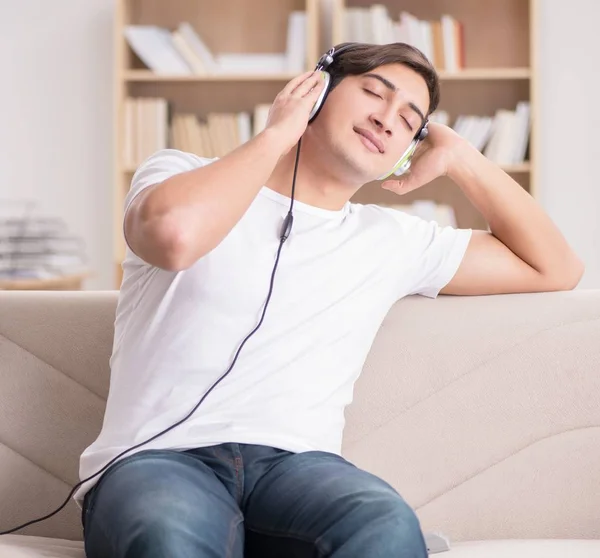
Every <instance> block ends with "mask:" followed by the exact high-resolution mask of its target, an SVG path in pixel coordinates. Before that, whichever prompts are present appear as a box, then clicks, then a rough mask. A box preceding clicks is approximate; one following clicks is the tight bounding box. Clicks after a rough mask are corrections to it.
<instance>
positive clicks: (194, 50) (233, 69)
mask: <svg viewBox="0 0 600 558" xmlns="http://www.w3.org/2000/svg"><path fill="white" fill-rule="evenodd" d="M306 26H307V18H306V12H304V11H293V12H291V13H290V14H289V16H288V30H287V44H286V50H285V52H279V53H271V52H266V53H237V52H234V53H231V52H213V49H211V48H210V46H209V45H208V44H207V43H206V41H205V40H204V39H203V38H202V37H201V36H200V34H199V33H198V31H197V30H196V29H195V28H194V27H193V26H192V25H191V24H190V23H189V22H183V23H181V24H180V25H179V26H178V27H177V28H176V29H173V30H171V29H167V28H164V27H159V26H156V25H128V26H126V27H125V31H124V33H125V39H126V40H127V43H128V44H129V46H130V47H131V49H132V50H133V52H134V53H135V54H136V55H137V56H138V58H139V59H140V60H141V61H142V63H143V64H144V65H145V66H147V67H148V68H149V69H150V70H152V71H153V72H154V73H156V74H163V75H198V76H202V75H231V74H235V75H254V74H262V75H265V74H267V75H271V74H275V75H276V74H283V73H294V74H297V73H301V72H303V71H304V69H305V67H306Z"/></svg>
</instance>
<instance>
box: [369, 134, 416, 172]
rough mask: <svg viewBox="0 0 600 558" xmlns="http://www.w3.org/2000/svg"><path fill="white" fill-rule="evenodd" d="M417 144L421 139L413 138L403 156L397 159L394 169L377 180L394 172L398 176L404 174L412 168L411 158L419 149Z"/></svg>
mask: <svg viewBox="0 0 600 558" xmlns="http://www.w3.org/2000/svg"><path fill="white" fill-rule="evenodd" d="M417 145H419V141H418V140H413V141H412V142H411V144H410V145H409V146H408V149H407V150H406V151H405V152H404V153H403V154H402V157H400V159H398V161H396V164H395V165H394V166H393V167H392V170H390V171H389V172H386V173H385V174H383V175H381V176H380V177H379V178H378V179H377V180H384V179H385V178H388V177H389V176H391V175H392V174H395V175H396V176H400V175H402V174H404V173H405V172H406V171H407V170H408V169H409V168H410V159H411V157H412V156H413V154H414V152H415V150H416V149H417Z"/></svg>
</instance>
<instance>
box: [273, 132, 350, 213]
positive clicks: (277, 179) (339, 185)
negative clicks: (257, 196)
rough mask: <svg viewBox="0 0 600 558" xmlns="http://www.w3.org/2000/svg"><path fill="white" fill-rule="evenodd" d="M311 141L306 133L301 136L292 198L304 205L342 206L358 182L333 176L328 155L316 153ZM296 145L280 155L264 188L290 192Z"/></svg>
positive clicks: (326, 207) (286, 194)
mask: <svg viewBox="0 0 600 558" xmlns="http://www.w3.org/2000/svg"><path fill="white" fill-rule="evenodd" d="M314 143H315V142H311V141H310V139H309V138H308V137H307V135H305V136H304V137H303V138H302V145H301V147H300V161H299V162H298V171H297V174H296V189H295V195H294V198H295V199H296V200H297V201H299V202H302V203H305V204H307V205H312V206H314V207H320V208H322V209H328V210H333V211H337V210H339V209H342V208H343V207H344V205H345V204H346V202H348V200H349V199H350V198H351V197H352V196H353V195H354V193H355V192H356V191H357V190H358V189H359V188H360V185H353V184H351V183H349V182H348V181H347V180H343V179H340V177H339V176H336V175H335V174H334V172H333V167H332V165H330V164H328V163H327V157H323V156H322V155H321V156H319V150H318V149H316V148H315V145H314ZM297 149H298V146H297V144H296V145H295V146H294V147H293V148H292V149H290V151H289V152H288V153H286V154H285V155H284V156H282V157H281V158H280V159H279V161H278V163H277V165H276V166H275V169H274V170H273V172H272V173H271V176H270V177H269V179H268V180H267V182H266V184H265V186H266V187H267V188H269V189H271V190H274V191H275V192H279V193H280V194H283V195H285V196H291V193H292V180H293V176H294V165H295V163H296V153H297ZM321 151H322V150H321Z"/></svg>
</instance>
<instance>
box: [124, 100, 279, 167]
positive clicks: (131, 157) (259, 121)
mask: <svg viewBox="0 0 600 558" xmlns="http://www.w3.org/2000/svg"><path fill="white" fill-rule="evenodd" d="M270 107H271V105H270V103H264V104H258V105H256V106H255V107H254V110H253V111H252V113H250V112H247V111H241V112H235V113H225V112H211V113H208V114H207V115H206V118H203V119H201V118H199V117H198V116H197V115H195V114H189V113H172V111H171V110H170V107H169V103H168V101H167V99H163V98H150V97H128V98H127V99H126V100H125V115H124V138H123V147H124V153H123V164H124V165H125V167H126V168H129V169H133V168H136V167H137V166H138V165H139V164H140V163H141V162H142V161H144V160H145V159H146V158H147V157H149V156H150V155H152V153H155V152H156V151H159V150H161V149H166V148H167V147H172V148H174V149H180V150H181V151H188V152H192V153H197V154H199V155H202V156H203V157H222V156H223V155H225V154H226V153H229V152H230V151H232V150H233V149H235V148H236V147H238V146H239V145H242V144H243V143H245V142H247V141H248V140H250V139H251V138H252V137H253V136H255V135H256V134H258V133H259V132H260V131H261V130H263V129H264V127H265V125H266V122H267V117H268V115H269V109H270Z"/></svg>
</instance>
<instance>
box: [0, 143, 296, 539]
mask: <svg viewBox="0 0 600 558" xmlns="http://www.w3.org/2000/svg"><path fill="white" fill-rule="evenodd" d="M301 142H302V138H300V139H299V140H298V146H297V148H296V162H295V164H294V175H293V178H292V193H291V198H290V208H289V210H288V213H287V215H286V217H285V219H284V221H283V226H282V227H281V233H280V236H279V247H278V248H277V255H276V257H275V263H274V265H273V271H272V272H271V279H270V282H269V292H268V293H267V298H266V300H265V304H264V307H263V311H262V314H261V317H260V319H259V321H258V324H257V325H256V326H255V327H254V329H253V330H252V331H251V332H250V333H249V334H248V335H246V337H245V339H244V340H243V341H242V342H241V343H240V346H239V347H238V349H237V351H236V353H235V355H234V357H233V360H232V362H231V364H230V365H229V368H228V369H227V370H226V371H225V372H224V373H223V374H222V375H221V376H220V377H219V378H218V379H217V380H216V381H215V382H214V383H213V384H212V385H211V386H210V388H209V389H208V390H207V391H206V393H205V394H204V395H203V396H202V398H201V399H200V401H198V403H196V405H195V406H194V408H193V409H192V410H191V411H190V412H189V413H188V414H187V415H186V416H185V417H183V418H182V419H181V420H179V421H177V422H176V423H175V424H172V425H171V426H169V427H168V428H166V429H165V430H163V431H161V432H159V433H158V434H155V435H154V436H152V437H151V438H148V439H147V440H145V441H144V442H140V443H139V444H137V445H135V446H132V447H130V448H128V449H126V450H125V451H123V452H121V453H120V454H118V455H117V456H116V457H113V458H112V459H111V460H110V461H109V462H108V463H107V464H106V465H104V467H102V469H100V470H99V471H97V472H96V473H94V474H93V475H91V476H89V477H87V478H85V479H83V480H81V481H79V482H78V483H77V484H76V485H75V486H74V487H73V488H72V489H71V492H69V495H68V496H67V498H66V499H65V501H64V502H63V503H62V504H61V505H60V506H59V507H58V508H56V509H55V510H54V511H53V512H51V513H49V514H47V515H44V516H43V517H40V518H38V519H32V520H31V521H28V522H27V523H23V524H22V525H19V526H17V527H13V528H12V529H8V530H7V531H0V536H2V535H10V534H11V533H14V532H15V531H20V530H21V529H24V528H25V527H29V526H30V525H33V524H34V523H40V522H42V521H45V520H46V519H49V518H51V517H52V516H53V515H56V514H57V513H58V512H60V511H61V510H62V509H63V508H64V507H65V506H66V505H67V504H68V503H69V501H70V500H71V498H72V497H73V494H75V492H76V491H77V489H78V488H79V487H81V486H82V485H83V484H85V483H86V482H88V481H90V480H92V479H93V478H94V477H97V476H98V475H99V474H101V473H103V472H104V471H106V469H108V468H109V467H110V466H111V465H112V464H113V463H115V461H117V460H118V459H120V458H121V457H123V456H124V455H126V454H128V453H129V452H131V451H133V450H136V449H139V448H141V447H142V446H145V445H146V444H149V443H150V442H153V441H154V440H156V439H157V438H159V437H160V436H163V435H165V434H166V433H167V432H170V431H171V430H173V429H174V428H177V427H178V426H180V425H181V424H183V423H184V422H185V421H186V420H188V419H189V418H190V417H191V416H192V415H193V414H194V413H195V412H196V411H197V410H198V407H200V405H202V403H203V402H204V400H205V399H206V398H207V397H208V395H209V394H210V393H211V392H212V391H213V390H214V389H215V388H216V387H217V386H218V385H219V384H220V383H221V382H222V381H223V380H224V379H225V378H226V377H227V376H228V375H229V373H230V372H231V370H232V369H233V367H234V365H235V363H236V362H237V359H238V357H239V355H240V352H241V350H242V348H243V347H244V345H245V344H246V342H247V341H248V340H249V339H250V338H251V337H252V336H253V335H254V334H255V333H256V332H257V331H258V329H259V328H260V326H261V325H262V323H263V321H264V319H265V315H266V312H267V307H268V306H269V301H270V300H271V295H272V294H273V285H274V283H275V273H276V271H277V266H278V265H279V257H280V255H281V250H282V248H283V244H284V243H285V241H286V240H287V238H288V236H289V235H290V232H291V230H292V224H293V222H294V216H293V214H292V211H293V209H294V195H295V192H296V174H297V172H298V161H299V160H300V146H301Z"/></svg>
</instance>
